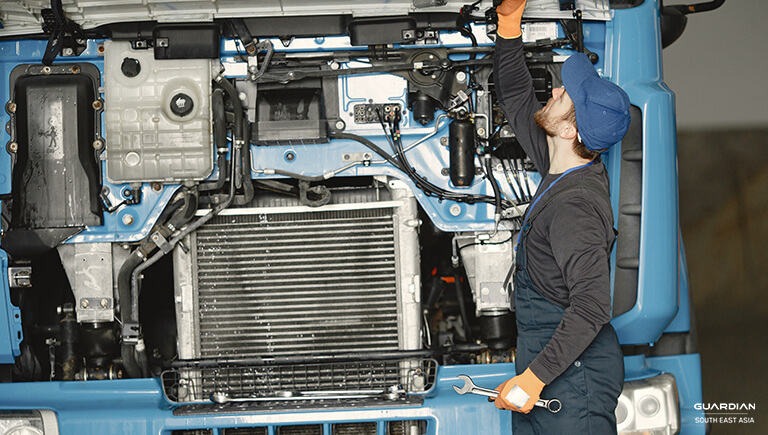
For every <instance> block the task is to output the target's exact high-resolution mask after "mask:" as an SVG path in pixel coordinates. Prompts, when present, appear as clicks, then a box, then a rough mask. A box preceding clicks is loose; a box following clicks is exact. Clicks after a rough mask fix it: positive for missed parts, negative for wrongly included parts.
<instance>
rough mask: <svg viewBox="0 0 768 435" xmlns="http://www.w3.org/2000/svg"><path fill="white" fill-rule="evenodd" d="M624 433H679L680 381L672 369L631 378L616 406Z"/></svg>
mask: <svg viewBox="0 0 768 435" xmlns="http://www.w3.org/2000/svg"><path fill="white" fill-rule="evenodd" d="M616 425H617V427H618V430H619V434H620V435H636V434H637V435H639V434H643V435H675V434H677V433H679V432H680V401H679V399H678V396H677V382H675V377H674V376H673V375H671V374H669V373H666V374H663V375H660V376H654V377H652V378H647V379H641V380H637V381H629V382H625V383H624V389H623V390H622V392H621V396H619V404H618V405H617V406H616Z"/></svg>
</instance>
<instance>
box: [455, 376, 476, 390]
mask: <svg viewBox="0 0 768 435" xmlns="http://www.w3.org/2000/svg"><path fill="white" fill-rule="evenodd" d="M457 378H459V379H460V380H462V381H464V385H462V386H461V387H459V386H458V385H454V386H453V390H454V391H456V392H457V393H459V394H467V393H469V392H470V391H472V388H474V387H475V384H474V383H473V382H472V378H470V377H469V376H467V375H459V376H457Z"/></svg>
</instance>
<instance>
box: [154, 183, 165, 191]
mask: <svg viewBox="0 0 768 435" xmlns="http://www.w3.org/2000/svg"><path fill="white" fill-rule="evenodd" d="M152 190H154V191H155V192H159V191H161V190H163V185H162V184H160V183H152Z"/></svg>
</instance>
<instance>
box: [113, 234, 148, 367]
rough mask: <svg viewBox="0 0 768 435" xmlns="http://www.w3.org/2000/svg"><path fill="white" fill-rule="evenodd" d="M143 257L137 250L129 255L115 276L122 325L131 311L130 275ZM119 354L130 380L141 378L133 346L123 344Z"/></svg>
mask: <svg viewBox="0 0 768 435" xmlns="http://www.w3.org/2000/svg"><path fill="white" fill-rule="evenodd" d="M142 259H143V256H142V255H141V252H140V251H139V250H138V249H137V250H135V251H133V253H131V255H130V256H129V257H128V259H127V260H125V262H124V263H123V265H122V266H121V267H120V272H119V273H118V275H117V295H118V298H119V304H120V320H121V322H122V323H125V322H127V321H130V319H131V317H132V313H131V311H132V309H131V274H132V273H133V270H134V269H135V268H136V266H138V265H139V264H140V263H141V260H142ZM120 353H121V354H122V357H123V366H124V367H125V371H126V373H127V374H128V376H129V377H131V378H139V377H141V368H140V367H139V365H138V363H137V362H136V357H135V355H134V353H133V345H130V344H126V343H123V345H122V346H121V349H120Z"/></svg>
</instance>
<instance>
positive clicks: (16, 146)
mask: <svg viewBox="0 0 768 435" xmlns="http://www.w3.org/2000/svg"><path fill="white" fill-rule="evenodd" d="M8 149H9V150H11V152H12V153H15V152H16V151H18V150H19V144H17V143H16V142H11V143H10V145H8Z"/></svg>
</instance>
